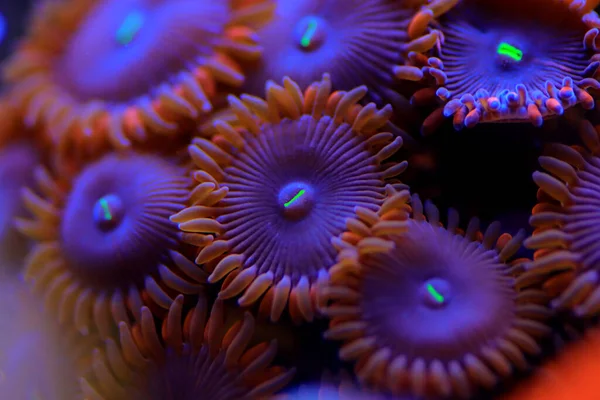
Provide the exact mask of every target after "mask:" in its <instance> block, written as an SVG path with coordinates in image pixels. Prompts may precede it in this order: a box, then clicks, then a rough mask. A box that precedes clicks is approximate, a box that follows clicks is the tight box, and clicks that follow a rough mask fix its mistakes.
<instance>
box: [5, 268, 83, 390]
mask: <svg viewBox="0 0 600 400" xmlns="http://www.w3.org/2000/svg"><path fill="white" fill-rule="evenodd" d="M0 300H1V301H0V388H1V394H0V397H2V398H3V399H44V400H70V399H75V398H76V395H77V394H78V393H79V386H78V381H77V374H78V373H80V372H82V371H85V369H86V368H88V367H89V363H88V362H87V361H86V353H89V352H91V343H92V341H91V340H90V339H89V338H82V337H80V336H78V335H77V334H75V333H74V332H71V331H69V330H68V329H62V328H61V327H59V326H57V324H56V321H54V320H53V319H52V318H48V316H47V315H45V314H44V313H43V311H42V307H41V305H40V301H39V299H38V298H36V297H34V296H33V295H32V294H31V293H30V292H29V288H28V287H26V286H25V285H24V284H23V282H21V281H19V280H18V279H16V278H4V279H3V280H2V282H1V283H0Z"/></svg>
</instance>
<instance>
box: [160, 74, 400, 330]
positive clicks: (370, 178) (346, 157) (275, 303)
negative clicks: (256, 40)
mask: <svg viewBox="0 0 600 400" xmlns="http://www.w3.org/2000/svg"><path fill="white" fill-rule="evenodd" d="M366 91H367V90H366V88H365V87H364V86H362V87H359V88H355V89H353V90H351V91H349V92H333V93H332V92H331V81H330V79H329V76H328V75H325V76H324V77H323V80H322V81H320V82H317V83H314V84H312V85H310V86H309V87H308V88H307V89H306V90H305V91H304V92H303V91H302V90H300V88H299V86H298V85H297V84H296V83H295V82H294V81H292V80H291V79H289V78H285V79H284V82H283V86H279V85H276V84H275V83H273V82H271V83H269V85H268V87H267V93H266V98H267V101H264V100H262V99H259V98H257V97H252V96H247V95H243V96H241V99H238V98H236V97H230V98H229V102H230V106H231V108H232V110H233V112H234V113H235V115H236V116H237V118H238V121H239V123H237V124H235V126H236V128H234V127H233V126H231V125H229V124H227V123H225V122H223V121H216V122H215V128H216V130H217V131H218V134H217V135H216V136H215V137H214V138H213V140H212V141H208V140H206V139H196V140H195V141H194V144H193V145H192V146H191V147H190V155H191V157H192V159H193V161H194V162H195V163H196V166H197V167H198V168H199V170H198V171H197V172H196V174H195V178H196V180H197V181H198V182H200V183H199V185H198V186H197V187H196V189H195V190H194V194H193V195H192V197H193V198H192V200H191V203H192V204H193V206H192V207H189V208H187V209H185V210H183V211H182V212H181V213H179V214H178V215H176V216H174V217H173V218H172V219H173V221H176V222H178V223H179V227H180V229H181V230H182V231H183V232H187V233H193V234H201V235H208V236H209V238H210V240H207V241H206V245H204V246H202V247H201V249H200V253H199V255H198V257H197V259H196V263H198V264H205V268H206V269H207V270H208V271H209V272H210V276H209V278H208V280H209V282H212V283H214V282H218V281H220V280H222V279H225V281H224V283H223V288H222V290H221V292H220V294H219V297H220V298H224V299H226V298H231V297H234V296H237V295H238V294H240V293H242V297H241V298H240V299H239V304H240V305H241V306H249V305H252V304H254V303H255V302H257V301H259V300H260V312H261V314H263V315H269V316H270V317H271V319H272V320H273V321H276V320H278V319H279V317H280V316H281V314H282V312H283V311H284V310H285V309H286V306H287V305H288V302H289V311H290V313H291V316H292V318H293V319H294V320H295V321H296V322H299V321H301V320H308V321H312V319H313V318H314V315H315V304H314V290H315V287H316V286H318V284H319V283H320V282H322V281H324V280H325V279H327V274H328V272H327V271H328V269H329V267H330V266H331V265H333V263H334V261H335V249H334V248H333V246H332V245H331V242H330V241H331V238H332V237H335V236H337V235H339V234H340V233H341V232H342V231H343V230H344V225H345V221H346V218H349V217H352V216H354V208H355V207H357V206H360V207H364V208H367V209H370V210H376V209H377V208H378V207H379V206H380V205H381V203H382V202H383V201H384V199H385V198H386V189H385V186H386V183H393V184H395V185H397V186H398V187H403V185H402V184H400V183H394V181H392V180H391V179H393V178H394V177H396V176H397V175H399V174H400V173H401V172H402V171H403V170H404V169H405V168H406V162H403V163H393V162H390V163H386V162H385V161H386V160H387V159H388V158H389V157H391V156H392V155H393V154H394V153H395V152H396V151H397V150H398V149H399V148H400V147H401V145H402V140H401V139H400V138H395V139H394V137H393V135H392V134H391V133H388V132H385V131H384V130H383V129H382V126H383V125H384V124H385V123H386V122H387V120H388V118H389V116H390V114H391V107H389V106H388V107H385V108H383V109H381V110H378V109H377V108H376V106H375V104H373V103H371V104H369V105H367V106H365V107H362V106H360V105H358V104H357V102H358V101H359V100H360V99H361V98H362V97H364V95H365V94H366ZM213 237H214V241H213V240H212V238H213ZM263 295H264V297H263ZM261 298H262V299H261Z"/></svg>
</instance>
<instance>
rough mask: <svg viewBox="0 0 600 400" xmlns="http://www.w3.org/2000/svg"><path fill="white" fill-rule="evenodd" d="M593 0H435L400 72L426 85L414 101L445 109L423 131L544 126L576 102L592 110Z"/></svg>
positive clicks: (598, 61) (416, 21)
mask: <svg viewBox="0 0 600 400" xmlns="http://www.w3.org/2000/svg"><path fill="white" fill-rule="evenodd" d="M588 3H589V4H588ZM591 3H592V2H591V1H572V0H551V1H545V0H525V1H519V0H509V1H497V0H491V1H479V0H435V1H432V2H431V3H429V4H427V5H425V6H423V7H422V9H421V10H420V11H419V12H418V13H416V14H415V16H414V18H413V20H412V21H411V23H410V26H409V29H408V34H409V37H410V39H411V42H410V43H408V44H407V45H406V46H405V49H404V50H405V51H406V53H407V60H408V61H407V63H406V65H402V66H398V67H396V69H395V72H396V76H397V77H398V78H399V79H405V80H410V81H420V82H421V83H423V84H424V85H425V86H426V87H425V88H423V89H421V90H419V91H417V92H416V93H415V95H414V97H413V101H414V102H415V103H417V104H427V103H434V104H435V103H441V104H442V106H441V107H440V108H438V109H436V111H434V112H433V113H432V114H431V115H430V116H429V117H428V118H427V119H426V120H425V122H424V128H426V129H429V130H432V129H434V127H435V126H437V125H439V124H440V123H441V122H442V121H443V119H444V117H446V118H448V117H452V118H453V123H454V126H455V128H456V129H460V128H462V127H463V126H466V127H472V126H474V125H476V124H477V123H479V122H502V121H519V122H525V121H531V122H532V123H533V124H534V125H536V126H540V125H542V124H543V120H544V119H545V118H547V117H552V116H556V115H561V114H563V112H564V110H565V109H566V108H569V107H573V106H575V105H576V104H581V105H582V106H583V108H585V109H591V108H593V106H594V98H593V97H592V94H590V93H589V91H590V89H592V90H593V89H599V88H600V83H599V82H598V80H597V78H598V72H597V69H598V66H599V65H600V55H598V39H597V38H598V33H599V28H600V18H598V15H597V14H596V12H595V11H593V10H591V8H593V7H591V6H590V4H591Z"/></svg>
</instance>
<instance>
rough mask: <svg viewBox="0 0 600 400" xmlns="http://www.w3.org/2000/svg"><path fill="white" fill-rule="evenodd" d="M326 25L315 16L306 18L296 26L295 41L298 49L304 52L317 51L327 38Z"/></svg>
mask: <svg viewBox="0 0 600 400" xmlns="http://www.w3.org/2000/svg"><path fill="white" fill-rule="evenodd" d="M326 25H327V23H326V21H325V20H324V19H322V18H320V17H317V16H312V15H309V16H306V17H304V18H302V19H301V20H300V21H299V22H298V24H297V25H296V40H297V44H298V46H299V48H300V49H302V50H303V51H306V52H310V51H314V50H317V49H319V48H320V47H321V46H322V45H323V43H324V42H325V40H326V38H327V27H326Z"/></svg>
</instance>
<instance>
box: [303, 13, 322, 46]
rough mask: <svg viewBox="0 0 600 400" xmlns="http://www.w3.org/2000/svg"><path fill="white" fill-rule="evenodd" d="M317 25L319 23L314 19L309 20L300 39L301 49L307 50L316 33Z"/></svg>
mask: <svg viewBox="0 0 600 400" xmlns="http://www.w3.org/2000/svg"><path fill="white" fill-rule="evenodd" d="M318 24H319V23H318V22H317V20H316V19H311V20H310V21H309V22H308V26H307V27H306V31H305V32H304V35H302V38H301V39H300V44H301V45H302V47H304V48H307V47H308V46H310V43H311V41H312V40H313V37H314V35H315V33H316V32H317V26H318Z"/></svg>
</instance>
